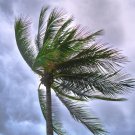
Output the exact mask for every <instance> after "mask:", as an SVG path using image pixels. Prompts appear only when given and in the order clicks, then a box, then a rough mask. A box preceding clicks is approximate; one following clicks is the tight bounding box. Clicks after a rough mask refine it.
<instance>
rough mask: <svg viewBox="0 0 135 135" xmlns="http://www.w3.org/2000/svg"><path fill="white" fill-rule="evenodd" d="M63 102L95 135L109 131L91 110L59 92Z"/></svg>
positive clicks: (75, 117)
mask: <svg viewBox="0 0 135 135" xmlns="http://www.w3.org/2000/svg"><path fill="white" fill-rule="evenodd" d="M57 96H58V97H59V99H60V100H61V101H62V103H63V104H64V105H65V106H66V107H67V109H68V110H69V112H70V114H71V115H72V117H73V118H74V119H75V120H76V121H78V122H80V123H82V124H83V125H84V126H85V127H86V128H87V129H89V130H90V131H91V132H92V133H93V134H94V135H106V134H107V132H106V131H105V130H104V129H103V127H102V125H101V123H100V122H99V120H98V118H96V117H95V116H93V114H91V113H90V112H88V111H87V110H86V109H87V108H86V107H84V105H80V104H78V102H74V101H72V100H69V99H67V98H65V97H63V96H61V95H59V94H57Z"/></svg>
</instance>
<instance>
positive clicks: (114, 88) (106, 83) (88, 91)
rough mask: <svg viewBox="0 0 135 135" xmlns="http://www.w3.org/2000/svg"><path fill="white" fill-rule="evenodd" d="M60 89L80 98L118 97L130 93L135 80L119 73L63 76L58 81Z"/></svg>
mask: <svg viewBox="0 0 135 135" xmlns="http://www.w3.org/2000/svg"><path fill="white" fill-rule="evenodd" d="M56 82H57V83H58V84H59V85H58V87H59V88H60V89H63V90H65V91H72V92H73V93H74V94H76V95H78V96H86V97H87V95H92V94H93V93H94V94H96V93H97V94H98V93H100V94H103V95H105V96H116V95H117V94H123V93H126V92H129V90H130V89H129V88H132V87H133V86H134V80H133V79H130V78H129V79H128V76H127V75H123V74H122V75H121V74H120V73H119V72H115V73H112V74H101V73H98V72H90V73H80V74H61V75H59V76H58V81H56Z"/></svg>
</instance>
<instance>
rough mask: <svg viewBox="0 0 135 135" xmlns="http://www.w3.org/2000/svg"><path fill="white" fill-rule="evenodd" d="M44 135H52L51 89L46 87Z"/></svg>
mask: <svg viewBox="0 0 135 135" xmlns="http://www.w3.org/2000/svg"><path fill="white" fill-rule="evenodd" d="M46 133H47V135H53V124H52V101H51V89H50V86H47V85H46Z"/></svg>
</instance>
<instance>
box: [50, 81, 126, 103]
mask: <svg viewBox="0 0 135 135" xmlns="http://www.w3.org/2000/svg"><path fill="white" fill-rule="evenodd" d="M56 84H57V83H56ZM52 88H53V90H54V91H55V92H56V93H58V94H59V95H61V96H63V97H66V98H69V99H71V100H76V101H88V100H94V99H96V100H97V99H98V100H105V101H126V100H127V99H126V98H117V97H109V96H103V95H95V94H92V93H91V95H90V94H87V93H85V92H84V93H79V92H76V91H75V92H74V90H73V91H72V92H69V91H71V88H70V89H69V91H64V90H63V89H60V87H59V86H57V85H54V84H53V86H52Z"/></svg>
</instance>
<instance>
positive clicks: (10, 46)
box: [0, 0, 135, 135]
mask: <svg viewBox="0 0 135 135" xmlns="http://www.w3.org/2000/svg"><path fill="white" fill-rule="evenodd" d="M48 4H49V5H51V6H55V5H57V6H60V7H63V8H65V9H66V10H67V11H68V12H70V13H71V14H74V16H75V18H76V22H77V23H81V24H82V25H85V26H88V27H89V29H90V30H92V31H95V30H99V29H102V28H103V29H105V33H106V34H105V36H104V37H103V38H105V41H108V42H110V43H111V44H113V45H116V46H118V47H119V48H121V47H123V46H124V48H127V50H126V51H127V53H130V52H129V50H128V48H129V47H128V46H126V45H127V44H126V43H125V42H127V43H128V42H129V41H128V39H127V37H126V36H127V32H128V33H131V34H132V33H134V31H132V29H130V31H129V30H128V29H129V27H128V28H125V26H126V25H127V24H128V23H127V21H128V19H126V15H128V14H127V13H128V12H129V11H130V13H131V11H134V9H133V8H134V1H133V0H132V1H131V2H129V3H126V5H127V7H128V8H124V9H125V10H123V9H122V8H123V7H122V6H125V5H122V4H121V1H120V0H118V1H117V2H116V1H115V2H114V1H113V0H102V1H101V0H94V1H92V0H83V1H81V0H75V1H67V0H65V1H61V0H59V1H58V3H57V2H56V1H54V0H51V1H49V2H47V1H45V0H24V1H23V0H18V1H15V0H6V1H4V0H1V1H0V11H2V12H1V13H0V20H1V22H0V30H1V31H0V135H1V134H2V135H11V134H13V135H18V134H19V135H37V134H44V133H45V123H44V119H43V116H42V114H41V111H40V107H39V103H38V97H37V90H36V89H37V86H38V84H37V82H38V80H37V79H36V76H35V75H34V74H33V73H32V72H31V70H30V69H29V68H28V66H27V64H26V63H25V62H24V60H23V59H22V57H21V56H20V54H19V52H18V49H17V47H16V43H15V37H14V27H13V23H14V19H15V17H16V16H18V15H20V14H21V13H23V14H24V15H29V16H31V18H32V20H33V22H34V25H33V26H34V28H35V26H36V25H37V19H36V18H37V17H38V16H39V12H40V8H41V7H42V6H43V5H48ZM123 15H125V16H124V20H125V21H124V20H123ZM130 15H131V16H130V19H131V17H132V16H134V15H132V14H130ZM131 20H132V19H131ZM129 24H130V23H129ZM128 26H129V25H128ZM133 29H134V28H133ZM129 35H130V34H129ZM130 36H131V35H130ZM130 36H129V37H130ZM131 37H132V36H131ZM133 42H135V41H134V40H132V42H131V41H130V43H131V44H133ZM125 46H126V47H125ZM131 50H133V49H131ZM131 57H132V56H131ZM134 66H135V65H134V64H131V67H134ZM127 69H128V70H129V68H128V67H127ZM133 71H134V70H133V69H132V72H133ZM134 102H135V101H134V96H132V98H131V100H130V101H128V102H124V103H117V104H116V103H110V102H108V103H106V102H101V101H97V102H94V103H91V104H90V106H91V108H93V109H94V110H95V112H97V115H98V116H99V117H100V118H101V120H102V121H103V123H104V125H105V126H106V128H107V129H108V131H109V132H110V135H121V134H122V135H127V134H129V135H134V134H135V131H134V126H135V122H134V113H135V108H134ZM59 104H60V103H59ZM60 107H62V105H60ZM61 114H62V115H61V116H62V120H63V121H64V124H65V125H64V126H65V128H66V129H67V130H68V131H69V130H70V134H71V135H82V134H86V135H88V134H89V132H88V131H87V130H86V129H85V128H84V127H83V126H81V125H80V124H77V123H76V122H74V121H73V120H72V119H71V116H70V115H69V113H67V112H66V109H65V108H62V109H61ZM65 115H67V117H65ZM125 127H126V128H125Z"/></svg>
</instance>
